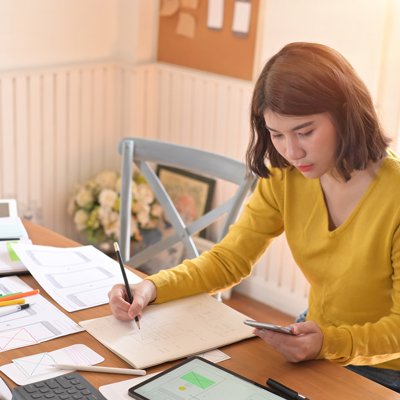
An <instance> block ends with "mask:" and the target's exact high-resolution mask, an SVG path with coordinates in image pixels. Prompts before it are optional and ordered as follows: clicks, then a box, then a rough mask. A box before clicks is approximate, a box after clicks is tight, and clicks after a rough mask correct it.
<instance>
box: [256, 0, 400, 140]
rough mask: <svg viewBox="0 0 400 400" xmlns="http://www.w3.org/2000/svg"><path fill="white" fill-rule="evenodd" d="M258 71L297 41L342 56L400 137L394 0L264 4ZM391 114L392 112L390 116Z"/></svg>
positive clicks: (399, 7) (398, 13)
mask: <svg viewBox="0 0 400 400" xmlns="http://www.w3.org/2000/svg"><path fill="white" fill-rule="evenodd" d="M262 2H263V8H262V9H263V15H262V16H261V17H260V18H261V19H260V35H259V43H258V59H257V63H256V66H255V70H256V72H258V71H260V69H261V68H262V65H263V64H264V63H265V61H266V60H267V59H269V57H271V56H272V55H273V54H274V53H275V52H276V51H278V50H279V49H280V48H281V47H283V46H284V45H285V44H286V43H289V42H294V41H308V42H319V43H323V44H326V45H328V46H331V47H333V48H335V49H336V50H338V51H339V52H341V53H342V54H343V55H344V56H345V57H346V58H347V59H348V60H349V61H350V63H351V64H352V65H353V67H354V68H355V69H356V70H357V72H358V73H359V75H360V76H361V78H362V79H363V80H364V82H365V83H366V85H367V86H368V88H369V90H370V92H371V95H372V96H373V99H374V100H375V105H376V107H377V109H378V111H379V112H380V115H381V117H382V119H383V123H384V127H385V128H386V130H387V133H388V135H389V136H391V137H392V138H395V137H396V136H397V134H398V132H399V111H400V109H399V107H400V95H399V94H398V93H400V90H398V88H400V82H399V74H398V73H397V72H396V71H399V70H400V52H399V50H398V45H399V42H400V28H399V26H398V25H399V24H398V22H399V21H400V3H399V1H396V0H379V1H377V0H351V1H348V0H335V1H330V0H296V1H293V0H262ZM389 110H390V112H389Z"/></svg>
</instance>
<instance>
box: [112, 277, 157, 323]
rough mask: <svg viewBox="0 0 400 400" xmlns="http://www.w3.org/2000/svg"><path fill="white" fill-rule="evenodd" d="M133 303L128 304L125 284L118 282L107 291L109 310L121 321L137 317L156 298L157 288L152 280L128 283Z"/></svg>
mask: <svg viewBox="0 0 400 400" xmlns="http://www.w3.org/2000/svg"><path fill="white" fill-rule="evenodd" d="M130 288H131V293H132V296H133V303H132V304H129V302H128V300H127V299H128V296H127V293H126V289H125V285H122V284H118V285H115V286H113V287H112V289H111V290H110V291H109V292H108V298H109V299H110V307H111V312H112V313H113V315H114V317H115V318H117V319H119V320H121V321H129V320H133V319H134V318H135V317H136V315H137V316H139V318H140V317H141V315H142V311H143V309H144V308H145V307H146V306H147V304H149V303H150V302H151V301H153V300H154V299H155V298H156V295H157V289H156V287H155V286H154V284H153V282H152V281H149V280H143V281H142V282H140V283H137V284H135V285H130Z"/></svg>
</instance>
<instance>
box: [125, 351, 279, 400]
mask: <svg viewBox="0 0 400 400" xmlns="http://www.w3.org/2000/svg"><path fill="white" fill-rule="evenodd" d="M128 394H129V396H130V397H133V398H134V399H139V400H164V399H174V400H189V399H190V400H195V399H199V400H200V399H202V400H206V399H229V400H243V399H247V400H282V397H280V396H278V395H276V394H274V393H272V392H271V391H270V390H269V389H267V388H266V387H265V386H261V385H259V384H258V383H256V382H253V381H251V380H249V379H247V378H245V377H243V376H240V375H238V374H235V373H234V372H231V371H229V370H227V369H226V368H223V367H221V366H219V365H216V364H214V363H212V362H210V361H207V360H205V359H204V358H201V357H190V358H188V359H187V360H185V361H183V362H181V363H179V364H177V365H175V366H174V367H172V368H169V369H167V370H165V371H163V372H161V373H160V374H158V375H156V376H154V377H152V378H150V379H148V380H146V381H144V382H141V383H139V384H137V385H135V386H133V387H131V388H130V389H129V391H128Z"/></svg>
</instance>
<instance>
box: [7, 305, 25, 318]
mask: <svg viewBox="0 0 400 400" xmlns="http://www.w3.org/2000/svg"><path fill="white" fill-rule="evenodd" d="M27 308H29V303H27V304H21V305H14V306H7V307H2V308H0V317H3V316H5V315H9V314H14V313H16V312H18V311H22V310H26V309H27Z"/></svg>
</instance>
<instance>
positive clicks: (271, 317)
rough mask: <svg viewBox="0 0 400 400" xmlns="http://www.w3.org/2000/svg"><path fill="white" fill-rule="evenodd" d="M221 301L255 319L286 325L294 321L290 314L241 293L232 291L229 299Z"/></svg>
mask: <svg viewBox="0 0 400 400" xmlns="http://www.w3.org/2000/svg"><path fill="white" fill-rule="evenodd" d="M223 302H224V303H225V304H227V305H229V306H230V307H232V308H234V309H235V310H238V311H240V312H241V313H243V314H246V315H248V316H251V318H252V319H256V320H257V321H263V322H270V323H274V324H278V325H288V324H290V323H292V322H294V317H293V316H292V315H288V314H285V313H283V312H281V311H279V310H276V309H275V308H272V307H270V306H267V305H266V304H264V303H261V302H259V301H256V300H254V299H252V298H250V297H247V296H244V295H243V294H240V293H236V292H235V291H233V292H232V295H231V298H230V299H224V300H223Z"/></svg>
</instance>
